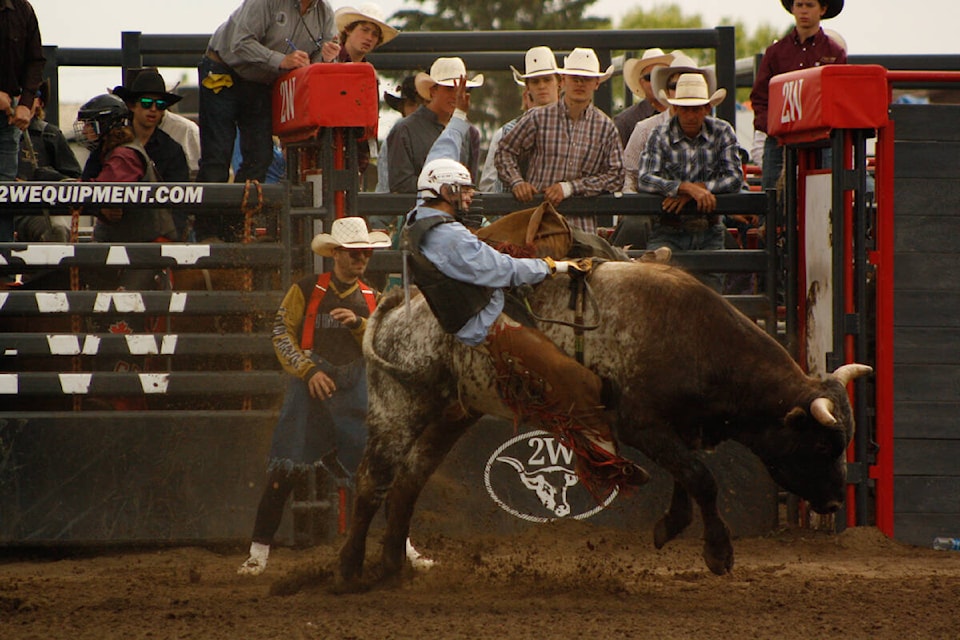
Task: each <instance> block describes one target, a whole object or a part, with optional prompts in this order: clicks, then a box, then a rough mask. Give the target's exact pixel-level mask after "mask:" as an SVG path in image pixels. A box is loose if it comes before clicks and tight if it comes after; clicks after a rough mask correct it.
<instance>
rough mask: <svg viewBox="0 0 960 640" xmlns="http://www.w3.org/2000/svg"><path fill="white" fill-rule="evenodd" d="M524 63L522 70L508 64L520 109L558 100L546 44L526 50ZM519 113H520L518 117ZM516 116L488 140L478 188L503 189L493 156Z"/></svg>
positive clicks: (557, 75) (552, 61)
mask: <svg viewBox="0 0 960 640" xmlns="http://www.w3.org/2000/svg"><path fill="white" fill-rule="evenodd" d="M524 63H525V66H524V68H525V71H526V73H520V72H519V71H518V70H517V69H516V68H514V67H513V65H511V66H510V70H511V71H513V80H514V82H516V83H517V84H518V85H520V86H521V87H523V110H524V111H526V110H527V109H531V108H533V107H545V106H547V105H551V104H553V103H555V102H556V101H557V100H559V99H560V69H559V68H558V67H557V58H556V56H555V55H554V54H553V50H552V49H551V48H550V47H533V48H532V49H530V50H528V51H527V54H526V56H525V60H524ZM522 115H523V114H522V113H521V114H520V116H522ZM520 116H517V117H516V118H514V119H513V120H511V121H510V122H508V123H507V124H505V125H503V126H502V127H500V128H499V129H497V130H496V131H495V132H494V134H493V137H492V138H491V139H490V148H489V149H488V150H487V159H486V160H485V161H484V163H483V171H481V172H480V182H479V183H478V185H477V186H478V187H479V189H480V191H487V192H495V193H502V192H503V191H504V188H503V183H502V182H500V178H499V176H498V175H497V168H496V165H495V164H494V158H495V157H496V153H497V147H498V146H500V139H501V138H503V136H504V134H506V133H507V132H509V131H510V130H511V129H513V128H514V127H515V126H516V124H517V122H519V121H520Z"/></svg>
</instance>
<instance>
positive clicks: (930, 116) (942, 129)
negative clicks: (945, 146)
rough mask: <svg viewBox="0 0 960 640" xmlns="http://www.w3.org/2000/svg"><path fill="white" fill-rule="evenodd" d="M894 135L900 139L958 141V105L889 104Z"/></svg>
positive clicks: (959, 119)
mask: <svg viewBox="0 0 960 640" xmlns="http://www.w3.org/2000/svg"><path fill="white" fill-rule="evenodd" d="M890 117H891V118H892V119H893V120H894V136H895V138H896V141H897V142H900V141H901V140H936V141H938V142H939V141H946V140H951V141H955V142H957V141H960V106H957V105H953V104H911V105H905V104H894V105H890Z"/></svg>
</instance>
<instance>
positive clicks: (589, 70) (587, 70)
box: [557, 47, 613, 82]
mask: <svg viewBox="0 0 960 640" xmlns="http://www.w3.org/2000/svg"><path fill="white" fill-rule="evenodd" d="M557 73H559V74H561V75H564V76H584V77H587V78H599V79H600V82H604V81H605V80H607V79H608V78H609V77H610V76H612V75H613V65H610V66H609V67H607V70H606V71H600V60H599V59H598V58H597V52H596V51H594V50H593V49H587V48H586V47H577V48H576V49H574V50H573V51H571V52H570V55H568V56H567V57H566V58H564V60H563V69H560V70H559V71H558V72H557Z"/></svg>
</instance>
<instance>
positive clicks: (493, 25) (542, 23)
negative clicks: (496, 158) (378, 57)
mask: <svg viewBox="0 0 960 640" xmlns="http://www.w3.org/2000/svg"><path fill="white" fill-rule="evenodd" d="M414 2H415V3H416V4H418V5H421V6H424V5H426V4H427V3H428V0H414ZM595 2H596V0H547V1H546V2H530V1H529V0H489V1H486V0H430V2H429V4H430V5H432V6H433V7H434V12H433V13H427V12H426V11H423V10H421V9H403V10H400V11H397V12H396V13H394V14H393V16H391V18H390V19H389V20H388V22H389V23H390V24H391V25H394V26H396V27H397V28H399V29H401V30H402V31H407V32H410V31H518V30H524V31H537V30H563V29H607V28H610V19H609V18H600V17H596V16H588V15H586V12H587V10H588V9H589V8H590V6H591V5H592V4H594V3H595ZM575 46H577V45H576V43H574V42H571V43H570V48H571V49H572V48H573V47H575ZM443 55H452V54H443ZM558 58H559V56H558ZM558 62H559V63H560V64H561V65H562V64H563V61H562V59H558ZM522 64H523V62H522V58H521V60H520V65H521V66H522ZM423 71H429V69H423ZM467 71H468V72H469V73H470V74H471V75H472V74H474V73H477V72H481V73H483V75H484V85H483V87H481V88H479V89H477V90H476V91H474V93H473V96H472V102H471V114H470V120H471V121H472V122H473V123H474V124H475V125H476V126H477V127H478V128H479V129H480V131H481V133H482V134H483V139H484V140H489V139H490V136H491V135H492V134H493V132H494V131H495V130H496V129H497V128H498V127H499V126H500V125H502V124H503V123H504V122H507V121H508V120H510V119H512V118H513V117H515V116H516V115H517V114H519V113H520V87H518V86H517V85H516V83H515V82H514V81H513V75H512V74H511V73H510V70H509V69H503V70H498V71H488V70H485V69H472V68H470V66H469V65H467Z"/></svg>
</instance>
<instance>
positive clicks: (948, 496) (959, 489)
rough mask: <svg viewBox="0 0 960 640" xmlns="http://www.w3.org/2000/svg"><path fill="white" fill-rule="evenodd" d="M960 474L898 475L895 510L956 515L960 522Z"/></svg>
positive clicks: (894, 485)
mask: <svg viewBox="0 0 960 640" xmlns="http://www.w3.org/2000/svg"><path fill="white" fill-rule="evenodd" d="M958 496H960V476H896V477H895V478H894V481H893V510H894V513H920V514H935V513H939V514H953V515H954V516H955V517H956V518H957V519H958V522H960V499H958Z"/></svg>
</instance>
